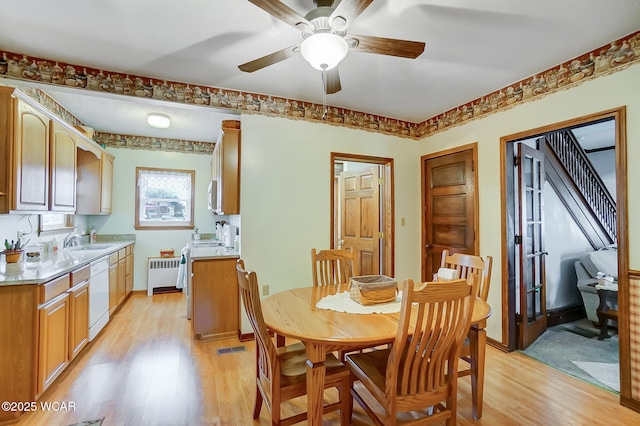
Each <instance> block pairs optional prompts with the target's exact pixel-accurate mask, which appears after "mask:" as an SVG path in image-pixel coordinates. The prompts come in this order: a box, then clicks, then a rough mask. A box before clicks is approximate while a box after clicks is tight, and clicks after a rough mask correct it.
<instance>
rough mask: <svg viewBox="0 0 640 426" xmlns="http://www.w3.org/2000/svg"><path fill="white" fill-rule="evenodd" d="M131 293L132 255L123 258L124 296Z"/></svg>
mask: <svg viewBox="0 0 640 426" xmlns="http://www.w3.org/2000/svg"><path fill="white" fill-rule="evenodd" d="M132 291H133V254H128V255H127V257H125V296H126V295H128V294H129V293H131V292H132Z"/></svg>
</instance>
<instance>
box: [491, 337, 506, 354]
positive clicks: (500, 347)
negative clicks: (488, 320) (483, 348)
mask: <svg viewBox="0 0 640 426" xmlns="http://www.w3.org/2000/svg"><path fill="white" fill-rule="evenodd" d="M487 344H488V345H489V346H491V347H493V348H496V349H498V350H501V351H502V352H509V347H508V346H507V345H505V344H504V343H502V342H498V341H497V340H495V339H492V338H491V337H487Z"/></svg>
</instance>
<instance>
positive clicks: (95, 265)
mask: <svg viewBox="0 0 640 426" xmlns="http://www.w3.org/2000/svg"><path fill="white" fill-rule="evenodd" d="M89 266H90V269H89V271H90V278H89V341H92V340H93V339H94V337H96V336H97V335H98V333H99V332H100V330H102V328H103V327H104V326H105V325H107V323H108V322H109V256H106V257H103V258H101V259H98V260H96V261H95V262H92V263H91V264H90V265H89Z"/></svg>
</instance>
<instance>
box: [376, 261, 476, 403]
mask: <svg viewBox="0 0 640 426" xmlns="http://www.w3.org/2000/svg"><path fill="white" fill-rule="evenodd" d="M478 281H479V278H478V275H477V274H472V275H471V276H470V277H469V279H468V280H467V279H459V280H454V281H447V282H442V281H439V282H429V283H423V284H422V285H421V286H420V287H419V288H415V284H414V282H413V280H410V279H409V280H406V281H405V282H404V287H403V293H402V310H401V314H400V324H399V328H398V334H397V336H396V340H395V342H394V344H393V347H392V350H391V354H390V356H389V359H388V362H387V390H386V391H387V395H395V396H396V397H407V396H411V395H414V396H415V395H419V394H426V393H435V394H439V393H445V392H446V391H447V388H448V387H449V386H451V381H452V380H456V379H457V376H456V374H455V373H454V371H453V369H457V365H458V355H459V353H460V348H461V346H462V342H463V340H464V338H465V336H466V333H467V330H468V329H469V326H470V324H471V315H472V312H473V304H474V301H475V296H474V294H475V292H476V291H477V286H478ZM412 306H413V308H412ZM412 309H413V310H414V312H413V315H412ZM410 330H413V334H412V335H411V337H410V338H408V336H409V334H410ZM389 392H391V393H389Z"/></svg>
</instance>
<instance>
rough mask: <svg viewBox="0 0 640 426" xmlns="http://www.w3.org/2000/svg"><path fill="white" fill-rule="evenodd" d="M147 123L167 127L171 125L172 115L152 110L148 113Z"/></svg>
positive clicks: (157, 127)
mask: <svg viewBox="0 0 640 426" xmlns="http://www.w3.org/2000/svg"><path fill="white" fill-rule="evenodd" d="M147 123H148V124H149V126H151V127H155V128H156V129H166V128H167V127H169V126H171V117H169V116H168V115H165V114H159V113H157V112H152V113H151V114H149V115H147Z"/></svg>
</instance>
